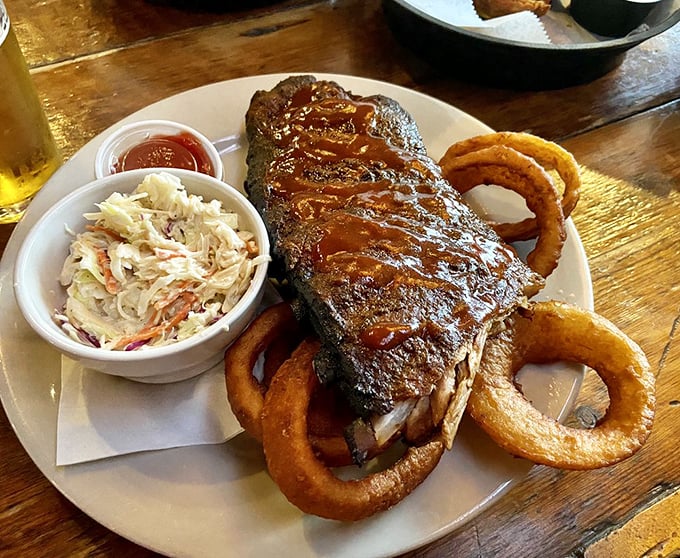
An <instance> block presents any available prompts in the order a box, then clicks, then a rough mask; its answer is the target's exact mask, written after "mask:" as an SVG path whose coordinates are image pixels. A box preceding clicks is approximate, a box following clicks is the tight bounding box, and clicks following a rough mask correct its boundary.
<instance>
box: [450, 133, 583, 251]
mask: <svg viewBox="0 0 680 558" xmlns="http://www.w3.org/2000/svg"><path fill="white" fill-rule="evenodd" d="M494 145H505V146H506V147H511V148H512V149H514V150H516V151H519V152H520V153H522V154H524V155H527V156H528V157H531V158H532V159H534V160H535V161H536V162H537V163H538V164H539V165H541V166H543V167H545V168H546V169H555V170H556V171H557V174H558V175H559V176H560V178H561V179H562V182H563V183H564V191H563V193H562V202H561V205H562V213H563V215H564V218H565V219H566V218H567V217H569V215H571V212H572V211H573V210H574V208H575V207H576V204H577V203H578V200H579V197H580V195H581V174H580V170H579V166H578V163H577V162H576V160H575V159H574V156H573V155H572V154H571V153H569V151H567V150H566V149H564V148H563V147H561V146H559V145H557V144H556V143H554V142H551V141H548V140H545V139H543V138H540V137H538V136H534V135H532V134H527V133H523V132H495V133H491V134H484V135H481V136H475V137H472V138H468V139H466V140H463V141H460V142H457V143H454V144H453V145H452V146H451V147H449V148H448V150H447V151H446V153H445V154H444V156H443V157H442V159H441V161H440V163H439V164H440V166H441V167H442V169H444V176H446V170H445V169H446V168H447V167H448V165H449V164H451V161H453V160H454V159H456V158H457V157H461V156H462V155H467V154H469V153H472V152H474V151H479V150H480V149H485V148H487V147H493V146H494ZM452 185H453V187H454V188H457V189H459V191H460V192H461V193H462V192H465V191H467V190H468V189H469V187H466V186H460V187H459V186H458V185H457V184H456V183H452ZM494 229H495V230H496V232H497V233H498V234H499V235H500V236H501V238H503V239H504V240H505V241H506V242H515V241H517V240H529V239H531V238H535V237H536V236H537V235H538V231H539V227H538V223H537V222H536V219H535V218H533V217H530V218H528V219H524V220H523V221H519V222H517V223H496V224H494Z"/></svg>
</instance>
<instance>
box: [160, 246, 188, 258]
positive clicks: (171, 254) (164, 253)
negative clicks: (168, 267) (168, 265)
mask: <svg viewBox="0 0 680 558" xmlns="http://www.w3.org/2000/svg"><path fill="white" fill-rule="evenodd" d="M154 253H155V254H156V257H157V258H158V259H159V260H169V259H171V258H186V256H185V255H184V254H180V253H179V252H176V251H174V250H163V249H161V248H156V249H155V250H154Z"/></svg>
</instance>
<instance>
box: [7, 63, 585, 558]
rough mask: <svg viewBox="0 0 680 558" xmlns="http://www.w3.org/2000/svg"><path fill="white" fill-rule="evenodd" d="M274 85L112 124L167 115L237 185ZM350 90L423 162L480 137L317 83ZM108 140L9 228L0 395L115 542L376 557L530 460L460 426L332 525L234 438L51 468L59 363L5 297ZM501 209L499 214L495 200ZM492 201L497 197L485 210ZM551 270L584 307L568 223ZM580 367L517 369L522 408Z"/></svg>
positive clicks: (437, 107) (455, 517) (235, 86)
mask: <svg viewBox="0 0 680 558" xmlns="http://www.w3.org/2000/svg"><path fill="white" fill-rule="evenodd" d="M283 77H284V76H282V75H268V76H258V77H251V78H244V79H238V80H233V81H227V82H222V83H215V84H212V85H208V86H205V87H201V88H198V89H194V90H191V91H187V92H185V93H182V94H179V95H176V96H174V97H170V98H168V99H165V100H163V101H160V102H158V103H155V104H153V105H151V106H149V107H147V108H145V109H143V110H141V111H138V112H137V113H135V114H133V115H131V116H130V117H128V118H126V119H124V120H123V121H122V122H121V123H119V124H117V125H116V127H117V126H119V125H120V124H122V123H127V122H131V121H135V120H141V119H150V118H164V119H170V120H178V121H181V122H185V123H186V124H188V125H190V126H193V127H195V128H197V129H198V130H200V131H201V132H203V133H204V134H205V135H206V136H208V137H209V138H210V139H212V140H213V141H215V140H218V139H223V138H227V139H226V140H224V141H223V142H222V148H223V155H222V157H223V160H224V163H225V180H226V181H227V182H230V183H231V184H233V185H237V186H240V185H242V184H243V180H244V177H245V171H246V167H245V140H244V138H243V133H244V114H245V112H246V109H247V107H248V103H249V100H250V97H251V95H252V94H253V92H254V91H256V90H257V89H266V88H270V87H271V86H273V85H274V84H276V83H277V82H278V81H279V80H280V79H282V78H283ZM319 77H322V78H331V79H335V80H336V81H338V82H339V83H340V84H342V85H343V86H344V87H346V88H348V89H350V90H352V91H354V92H355V93H363V94H372V93H384V94H386V95H388V96H390V97H393V98H394V99H396V100H397V101H399V102H400V103H401V104H402V105H403V106H404V107H405V108H406V109H407V110H408V111H409V112H410V113H411V114H412V115H413V116H414V117H415V119H416V121H417V122H418V124H419V126H420V129H421V132H422V134H423V136H424V138H425V141H426V143H427V145H428V147H429V149H430V154H431V155H432V156H433V157H435V158H438V157H439V156H441V155H442V154H443V152H444V150H445V149H446V147H447V146H448V145H449V144H451V143H452V142H454V141H456V140H458V139H462V138H465V137H467V136H471V135H475V134H479V133H485V132H488V131H489V128H488V127H487V126H485V125H484V124H482V123H480V122H479V121H477V120H475V119H474V118H472V117H470V116H468V115H466V114H465V113H463V112H461V111H459V110H457V109H455V108H453V107H451V106H449V105H447V104H444V103H442V102H440V101H438V100H436V99H433V98H431V97H427V96H425V95H422V94H420V93H416V92H414V91H410V90H407V89H404V88H401V87H397V86H394V85H390V84H387V83H382V82H376V81H372V80H367V79H361V78H356V77H349V76H336V75H322V74H319ZM110 131H111V129H109V130H107V131H106V132H104V133H103V134H101V135H99V136H98V137H96V138H95V139H93V140H92V141H91V142H89V143H88V144H87V145H85V147H83V149H81V150H80V151H79V152H78V153H77V154H76V155H75V156H74V157H73V158H72V159H71V160H69V161H68V162H67V163H66V164H65V165H64V166H63V167H62V168H61V169H60V170H59V171H58V172H57V173H56V174H55V175H54V176H53V178H52V179H51V180H50V182H49V183H48V184H47V185H46V186H45V188H43V190H42V191H41V192H40V193H39V195H38V196H37V197H36V199H35V200H34V201H33V203H32V204H31V206H30V207H29V209H28V212H27V213H26V215H25V217H24V219H23V220H22V221H21V222H20V223H19V225H18V226H17V227H16V229H15V231H14V234H13V235H12V238H11V239H10V241H9V244H8V246H7V249H6V250H5V253H4V257H3V259H2V262H1V263H0V315H2V317H3V318H2V320H1V321H0V355H1V356H2V363H1V366H2V375H1V376H0V398H1V399H2V403H3V405H4V407H5V411H6V413H7V416H8V417H9V420H10V422H11V423H12V426H13V427H14V429H15V431H16V433H17V436H18V437H19V439H20V440H21V443H22V444H23V445H24V447H25V448H26V451H27V452H28V453H29V455H30V456H31V458H32V459H33V461H35V463H36V464H37V466H38V467H39V468H40V470H41V471H42V472H43V474H44V475H45V476H46V477H47V478H48V479H49V480H50V481H51V482H52V483H53V484H54V485H55V486H56V487H57V488H58V489H59V490H60V491H61V492H62V493H63V494H64V495H65V496H66V497H67V498H68V499H69V500H71V501H72V502H73V503H74V504H75V505H76V506H78V507H79V508H80V509H82V510H83V511H84V512H85V513H87V514H88V515H90V516H91V517H92V518H94V519H95V520H97V521H98V522H100V523H102V524H103V525H105V526H106V527H108V528H109V529H111V530H113V531H115V532H117V533H119V534H120V535H122V536H124V537H126V538H128V539H130V540H132V541H135V542H136V543H138V544H140V545H143V546H145V547H148V548H150V549H153V550H155V551H157V552H160V553H163V554H167V555H173V556H200V557H207V556H217V555H219V556H239V557H245V556H270V555H276V556H281V557H283V556H291V557H293V556H294V557H297V558H301V557H307V556H338V557H348V558H349V557H351V558H354V557H356V556H364V557H378V556H390V555H393V554H396V553H400V552H405V551H407V550H409V549H412V548H416V547H419V546H421V545H423V544H425V543H427V542H429V541H432V540H434V539H436V538H439V537H441V536H442V535H444V534H445V533H448V532H450V531H451V530H453V529H455V528H457V527H460V526H461V525H462V524H463V523H465V522H466V521H468V520H470V518H472V517H473V516H474V515H475V514H477V513H478V512H479V511H481V510H482V509H483V508H484V507H486V506H487V505H488V504H490V503H491V502H492V501H494V500H496V499H497V498H498V497H499V496H500V495H501V494H502V493H503V492H505V491H506V490H507V489H508V488H509V486H510V485H511V484H513V483H514V482H516V481H518V480H520V479H522V478H523V477H524V476H525V475H526V473H527V472H528V470H529V469H530V464H528V463H527V462H525V461H523V460H520V459H514V458H511V457H509V456H508V455H506V454H505V453H504V452H502V451H501V450H499V449H498V448H497V447H496V446H495V445H494V444H493V443H492V442H491V441H489V439H488V438H487V437H486V436H485V435H483V434H482V433H481V432H480V431H479V430H478V429H477V428H476V427H475V425H474V424H472V423H471V422H470V421H469V420H464V422H463V424H462V427H461V432H460V434H459V436H458V438H457V439H456V443H455V447H454V449H453V450H452V451H451V452H449V453H448V454H447V455H446V456H445V457H444V458H443V459H442V462H441V463H440V464H439V466H438V467H437V469H436V470H435V471H434V473H433V474H432V475H431V476H430V477H429V478H428V479H427V480H426V481H425V483H424V484H423V485H422V486H421V487H419V488H418V489H417V490H416V491H415V493H413V494H412V495H411V496H409V497H408V498H407V499H406V500H405V501H403V502H402V503H401V504H400V505H398V506H397V507H395V508H393V509H392V510H390V511H388V512H385V513H382V514H380V515H378V516H377V517H374V518H371V519H368V520H365V521H361V522H358V523H355V524H342V523H338V522H332V521H326V520H322V519H319V518H316V517H310V516H305V515H303V514H301V513H300V512H299V511H298V510H297V509H296V508H294V507H292V506H291V505H289V504H288V503H287V501H286V500H285V499H284V497H283V496H282V495H281V493H280V492H279V490H278V489H277V487H276V486H275V485H274V483H273V482H272V481H271V480H270V478H269V476H268V475H267V472H266V469H265V466H264V462H263V458H262V455H261V450H260V449H259V448H258V447H256V446H255V445H254V444H251V443H249V442H248V441H247V440H244V439H243V437H240V438H237V439H235V440H232V441H231V442H229V443H227V444H223V445H214V446H196V447H189V448H181V449H176V450H164V451H157V452H145V453H140V454H135V455H129V456H123V457H117V458H112V459H106V460H102V461H99V462H94V463H88V464H83V465H75V466H68V467H56V466H55V431H56V418H57V403H58V400H59V390H60V379H59V378H60V375H59V370H60V368H59V362H60V359H59V355H58V354H57V353H56V351H55V350H54V349H52V348H51V347H50V346H48V345H47V344H45V343H44V342H43V341H41V340H40V338H38V337H37V336H36V335H35V334H34V333H33V332H32V331H31V329H30V328H29V326H28V324H26V323H25V322H24V320H23V318H22V317H21V314H20V312H19V310H18V308H17V305H16V302H15V300H14V295H13V290H12V282H11V278H12V268H13V264H14V259H15V257H16V253H17V249H18V247H19V245H20V243H21V241H22V240H23V238H24V237H25V235H26V233H27V231H28V229H29V227H30V226H31V225H32V224H33V223H34V222H35V221H36V219H37V218H38V216H39V215H40V214H41V213H42V212H44V211H45V210H46V209H47V208H48V207H49V206H50V205H51V204H52V203H54V201H55V200H57V199H59V198H60V197H62V196H63V195H64V194H65V193H66V192H68V191H70V190H71V189H73V188H74V187H75V186H79V185H82V184H85V183H86V182H88V181H90V180H91V179H93V178H94V167H93V162H94V157H95V153H96V151H97V148H98V146H99V145H100V144H101V142H102V141H103V139H104V138H105V136H106V135H107V134H108V133H109V132H110ZM479 199H480V200H481V201H482V203H483V205H484V206H485V207H492V206H495V207H492V209H494V211H496V210H498V211H501V212H505V213H510V214H513V215H517V214H519V213H520V212H521V205H520V204H519V203H517V202H516V201H515V200H514V198H506V197H505V195H504V194H503V193H499V192H496V191H491V192H489V193H486V194H484V195H482V194H480V195H479ZM506 199H507V202H508V203H509V204H510V205H507V204H506V202H505V201H504V200H506ZM499 201H500V202H502V203H500V204H499ZM568 235H569V237H568V241H567V245H566V247H565V250H564V254H563V256H562V262H561V264H560V266H559V267H558V269H557V271H556V272H555V273H554V274H553V275H552V276H551V278H550V280H549V281H548V286H547V287H546V289H545V290H544V291H543V293H542V297H544V298H558V299H562V300H567V301H569V302H572V303H574V304H578V305H580V306H584V307H588V308H592V290H591V284H590V276H589V272H588V266H587V261H586V258H585V255H584V253H583V250H582V246H581V243H580V240H579V238H578V235H577V233H576V230H575V229H574V227H573V225H572V224H571V221H569V226H568ZM581 376H582V368H580V367H566V366H556V367H553V368H552V369H551V370H550V371H549V372H545V371H543V372H539V371H535V370H534V371H528V372H523V378H522V381H523V383H524V385H525V389H526V391H527V392H528V395H529V397H530V398H532V399H533V400H534V402H535V404H536V405H537V406H538V407H539V408H541V409H542V410H545V411H547V412H549V413H550V414H551V415H553V416H558V415H561V414H563V413H564V412H565V409H567V408H568V407H569V406H570V404H571V402H572V399H573V397H574V395H575V393H576V392H577V391H578V387H579V386H580V381H581Z"/></svg>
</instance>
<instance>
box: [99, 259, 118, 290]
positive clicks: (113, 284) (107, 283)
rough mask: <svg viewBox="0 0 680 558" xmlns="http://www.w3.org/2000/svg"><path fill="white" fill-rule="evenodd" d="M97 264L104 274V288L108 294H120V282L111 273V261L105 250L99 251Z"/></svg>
mask: <svg viewBox="0 0 680 558" xmlns="http://www.w3.org/2000/svg"><path fill="white" fill-rule="evenodd" d="M97 263H98V264H99V267H100V268H101V270H102V273H103V274H104V287H105V288H106V292H107V293H109V294H116V293H117V292H118V282H117V281H116V278H115V277H114V276H113V274H112V273H111V259H110V258H109V255H108V254H107V253H106V250H104V249H103V248H100V249H99V250H97Z"/></svg>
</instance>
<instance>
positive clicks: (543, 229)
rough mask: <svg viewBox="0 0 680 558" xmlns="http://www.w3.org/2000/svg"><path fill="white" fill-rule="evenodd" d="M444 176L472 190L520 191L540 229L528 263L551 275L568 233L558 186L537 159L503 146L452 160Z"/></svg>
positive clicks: (461, 186) (463, 188) (464, 188)
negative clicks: (491, 186) (493, 187)
mask: <svg viewBox="0 0 680 558" xmlns="http://www.w3.org/2000/svg"><path fill="white" fill-rule="evenodd" d="M442 172H443V174H444V177H445V178H446V179H447V180H448V181H449V182H450V183H451V184H452V185H453V186H454V187H455V188H457V189H460V190H461V191H468V190H471V189H472V188H474V187H475V186H479V185H482V184H495V185H497V186H501V187H503V188H507V189H509V190H513V191H515V192H517V193H518V194H520V195H521V196H522V197H523V198H524V199H525V201H526V204H527V207H528V208H529V209H530V210H531V211H532V212H533V213H534V214H535V215H536V222H537V224H538V228H539V232H538V239H537V241H536V246H535V247H534V249H533V250H532V251H531V252H530V253H529V255H528V256H527V264H528V265H529V267H531V269H533V270H534V271H535V272H536V273H539V274H540V275H542V276H543V277H547V276H548V275H550V274H551V273H552V272H553V270H554V269H555V267H557V262H558V260H559V258H560V255H561V253H562V247H563V246H564V241H565V240H566V238H567V233H566V230H565V226H564V216H563V214H562V208H561V207H560V204H559V200H558V196H559V194H558V192H557V190H556V189H555V185H554V183H553V181H552V179H551V178H550V176H549V175H548V174H547V173H546V171H545V170H544V169H543V168H542V167H540V166H539V165H538V164H536V162H535V161H534V160H533V159H531V158H530V157H527V156H526V155H523V154H522V153H520V152H519V151H515V150H514V149H512V148H510V147H505V146H503V145H494V146H493V147H486V148H484V149H480V150H479V151H473V152H471V153H468V154H465V155H461V156H460V157H455V158H451V159H448V160H447V161H445V162H444V164H443V166H442Z"/></svg>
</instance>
